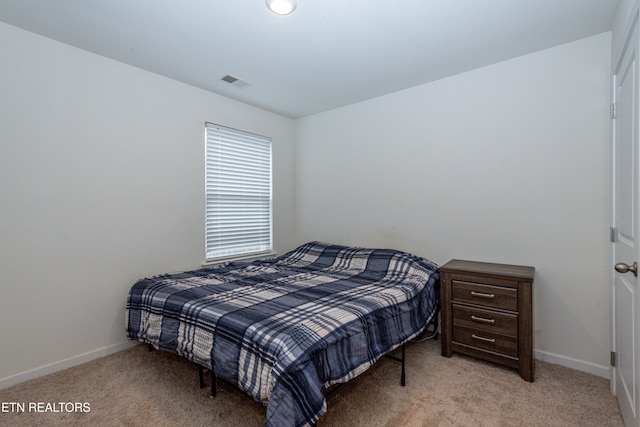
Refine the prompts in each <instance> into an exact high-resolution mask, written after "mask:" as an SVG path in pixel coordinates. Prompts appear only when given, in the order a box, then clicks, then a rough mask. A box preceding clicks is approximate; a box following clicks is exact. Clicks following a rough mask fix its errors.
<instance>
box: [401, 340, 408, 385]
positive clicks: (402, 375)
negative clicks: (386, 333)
mask: <svg viewBox="0 0 640 427" xmlns="http://www.w3.org/2000/svg"><path fill="white" fill-rule="evenodd" d="M404 355H405V353H404V344H402V373H401V374H400V385H401V386H402V387H404V386H405V385H406V383H407V382H406V381H405V377H406V374H405V370H404V359H405V357H404Z"/></svg>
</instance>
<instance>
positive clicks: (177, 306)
mask: <svg viewBox="0 0 640 427" xmlns="http://www.w3.org/2000/svg"><path fill="white" fill-rule="evenodd" d="M439 284H440V282H439V271H438V266H437V265H435V264H434V263H432V262H430V261H427V260H425V259H423V258H419V257H416V256H413V255H410V254H407V253H404V252H399V251H395V250H389V249H362V248H351V247H344V246H337V245H328V244H324V243H318V242H311V243H307V244H305V245H302V246H300V247H299V248H297V249H295V250H293V251H291V252H289V253H287V254H285V255H282V256H280V257H277V258H273V259H270V260H262V261H255V262H233V263H229V264H226V265H223V266H220V267H217V268H203V269H199V270H195V271H190V272H184V273H176V274H165V275H160V276H156V277H153V278H147V279H143V280H140V281H138V282H137V283H136V284H135V285H134V286H133V287H132V289H131V291H130V293H129V297H128V300H127V310H126V322H127V335H128V337H129V338H130V339H132V340H137V341H141V342H145V343H149V344H152V345H153V346H154V347H156V348H157V349H160V350H165V351H169V352H171V353H175V354H179V355H181V356H184V357H185V358H187V359H188V360H191V361H193V362H195V363H197V364H199V365H202V366H204V367H207V368H211V369H213V371H214V372H215V374H216V375H217V376H219V377H221V378H223V379H225V380H227V381H229V382H231V383H232V384H235V385H237V386H238V387H239V388H240V389H242V390H244V391H245V392H246V393H247V394H249V395H250V396H251V397H252V398H253V399H255V400H257V401H259V402H262V403H263V404H264V405H266V406H267V418H266V423H265V425H266V426H271V427H282V426H302V425H307V424H310V423H313V422H315V421H317V420H318V419H319V418H320V416H321V415H322V414H323V413H324V412H325V411H326V401H325V399H324V396H323V394H322V389H323V387H328V386H329V385H331V384H333V383H338V382H346V381H348V380H349V379H351V378H353V377H355V376H357V375H358V374H360V373H362V372H363V371H365V370H366V369H367V368H368V367H370V366H371V365H372V364H373V363H375V362H376V361H377V360H378V359H379V358H380V357H382V356H383V355H384V354H386V353H388V352H389V351H391V350H393V349H394V348H396V347H398V346H399V345H401V344H402V343H404V342H406V341H408V340H410V339H411V338H413V337H415V336H416V335H418V334H419V333H420V332H421V331H422V330H423V329H424V328H425V326H426V324H427V323H428V321H429V320H430V319H431V317H432V316H433V314H434V313H435V310H436V307H437V305H438V301H439Z"/></svg>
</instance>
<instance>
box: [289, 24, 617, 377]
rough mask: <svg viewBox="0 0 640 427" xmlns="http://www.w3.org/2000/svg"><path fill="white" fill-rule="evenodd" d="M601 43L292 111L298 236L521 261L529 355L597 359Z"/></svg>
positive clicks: (602, 283)
mask: <svg viewBox="0 0 640 427" xmlns="http://www.w3.org/2000/svg"><path fill="white" fill-rule="evenodd" d="M610 43H611V40H610V33H605V34H601V35H598V36H594V37H591V38H588V39H584V40H580V41H576V42H573V43H570V44H566V45H562V46H559V47H555V48H552V49H548V50H544V51H541V52H537V53H534V54H531V55H526V56H523V57H519V58H516V59H513V60H509V61H506V62H502V63H498V64H495V65H491V66H488V67H485V68H481V69H478V70H475V71H471V72H468V73H464V74H460V75H457V76H453V77H450V78H447V79H443V80H440V81H436V82H433V83H430V84H425V85H422V86H418V87H415V88H412V89H409V90H405V91H401V92H397V93H393V94H390V95H387V96H383V97H379V98H376V99H372V100H369V101H366V102H362V103H359V104H355V105H351V106H348V107H344V108H340V109H336V110H332V111H329V112H326V113H321V114H317V115H314V116H309V117H306V118H303V119H300V120H298V122H297V126H298V130H297V137H296V139H297V148H296V150H297V151H296V158H297V161H296V177H297V184H296V185H297V191H296V197H297V203H298V205H297V206H298V216H297V218H298V238H299V239H300V241H307V240H312V239H318V240H324V241H332V242H338V243H344V244H352V245H360V246H372V247H378V246H383V247H394V248H398V249H402V250H406V251H409V252H413V253H416V254H419V255H422V256H425V257H427V258H430V259H432V260H433V261H435V262H437V263H440V264H442V263H444V262H446V261H448V260H449V259H451V258H460V259H472V260H480V261H489V262H503V263H512V264H525V265H533V266H535V267H536V277H535V284H534V287H535V289H534V299H535V347H536V350H537V354H538V357H542V358H547V359H549V360H553V361H554V362H559V363H564V364H567V365H571V366H574V367H577V368H579V369H583V370H587V371H592V372H594V373H597V374H601V375H603V376H606V375H608V358H609V345H610V340H609V336H610V335H609V334H610V318H609V313H610V312H609V294H608V271H609V265H608V227H609V221H608V200H609V199H608V182H609V177H608V173H609V169H608V164H609V118H608V106H609V83H608V82H609V61H610V58H609V55H610Z"/></svg>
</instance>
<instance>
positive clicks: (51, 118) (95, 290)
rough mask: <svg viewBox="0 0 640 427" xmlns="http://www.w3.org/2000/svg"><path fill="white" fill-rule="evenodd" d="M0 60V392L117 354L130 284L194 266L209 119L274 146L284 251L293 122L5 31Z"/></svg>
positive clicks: (278, 231) (277, 221) (0, 29)
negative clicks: (50, 372)
mask: <svg viewBox="0 0 640 427" xmlns="http://www.w3.org/2000/svg"><path fill="white" fill-rule="evenodd" d="M0 52H2V66H0V286H1V296H0V337H2V344H0V386H2V385H4V386H7V385H10V384H11V383H13V382H17V381H19V380H23V379H27V378H28V377H29V376H35V375H38V374H41V373H46V372H47V371H48V370H55V369H57V368H60V367H64V366H67V365H70V364H73V363H77V362H81V361H84V360H87V359H90V358H92V357H95V356H99V355H101V354H106V353H108V352H110V351H114V350H117V349H119V348H122V345H123V343H124V342H125V341H126V337H125V325H124V306H125V302H126V296H127V292H128V290H129V288H130V287H131V285H132V284H133V282H134V281H135V280H137V279H139V278H141V277H144V276H148V275H153V274H159V273H163V272H168V271H175V270H183V269H190V268H196V267H199V266H200V263H201V262H202V261H203V259H204V236H203V233H204V232H203V228H204V207H203V206H204V204H203V203H204V202H203V199H204V122H205V121H212V122H215V123H218V124H222V125H226V126H231V127H235V128H239V129H243V130H247V131H251V132H255V133H259V134H263V135H267V136H270V137H272V138H273V168H274V234H275V246H276V250H278V251H281V252H282V251H284V250H288V249H290V248H291V246H292V244H293V243H292V242H293V240H294V237H293V230H292V227H291V224H292V223H293V222H294V207H293V191H294V188H293V171H294V168H293V160H294V149H293V142H294V139H293V138H294V122H293V121H292V120H290V119H287V118H284V117H282V116H278V115H275V114H272V113H268V112H265V111H263V110H259V109H256V108H253V107H250V106H248V105H245V104H242V103H238V102H235V101H232V100H230V99H227V98H224V97H220V96H216V95H214V94H211V93H209V92H206V91H203V90H200V89H196V88H194V87H191V86H187V85H184V84H182V83H178V82H176V81H174V80H170V79H167V78H164V77H160V76H158V75H155V74H151V73H148V72H146V71H143V70H140V69H138V68H134V67H130V66H128V65H125V64H122V63H118V62H115V61H111V60H109V59H106V58H104V57H100V56H97V55H93V54H90V53H88V52H85V51H82V50H79V49H75V48H73V47H70V46H67V45H64V44H60V43H57V42H55V41H52V40H50V39H46V38H43V37H40V36H37V35H35V34H32V33H28V32H25V31H22V30H19V29H17V28H15V27H11V26H8V25H5V24H2V23H0ZM67 359H69V360H67ZM50 364H53V365H50ZM32 370H35V371H32Z"/></svg>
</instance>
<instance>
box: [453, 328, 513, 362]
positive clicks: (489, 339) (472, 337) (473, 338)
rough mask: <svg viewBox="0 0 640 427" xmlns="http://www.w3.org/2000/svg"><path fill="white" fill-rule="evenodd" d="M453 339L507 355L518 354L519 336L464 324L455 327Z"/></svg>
mask: <svg viewBox="0 0 640 427" xmlns="http://www.w3.org/2000/svg"><path fill="white" fill-rule="evenodd" d="M453 341H454V342H458V343H461V344H466V345H469V346H472V347H476V348H481V349H483V350H491V351H495V352H496V353H502V354H506V355H507V356H513V357H517V356H518V338H516V337H510V336H506V335H501V334H496V333H493V332H489V331H482V330H478V329H474V328H466V327H464V326H456V327H455V328H453Z"/></svg>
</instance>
